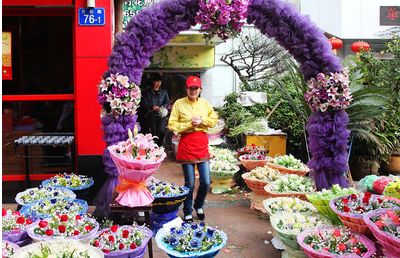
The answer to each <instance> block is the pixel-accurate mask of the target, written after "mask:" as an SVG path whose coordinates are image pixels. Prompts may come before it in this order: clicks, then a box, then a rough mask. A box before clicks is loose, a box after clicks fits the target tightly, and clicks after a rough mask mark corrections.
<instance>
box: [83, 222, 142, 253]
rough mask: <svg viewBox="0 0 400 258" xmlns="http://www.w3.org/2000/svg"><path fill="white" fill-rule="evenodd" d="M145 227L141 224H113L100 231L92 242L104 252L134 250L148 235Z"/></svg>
mask: <svg viewBox="0 0 400 258" xmlns="http://www.w3.org/2000/svg"><path fill="white" fill-rule="evenodd" d="M144 229H145V228H144V227H139V226H128V225H124V226H118V225H112V226H111V227H110V228H107V229H104V230H101V231H99V232H98V234H97V235H96V237H95V238H93V239H92V240H91V241H90V244H91V245H92V246H94V247H97V248H99V249H100V250H101V251H103V252H104V253H110V252H114V251H127V250H134V249H136V248H137V247H139V246H141V245H142V241H143V240H144V239H146V238H147V237H148V236H147V233H146V230H144Z"/></svg>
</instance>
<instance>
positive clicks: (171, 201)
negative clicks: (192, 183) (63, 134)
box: [149, 181, 189, 214]
mask: <svg viewBox="0 0 400 258" xmlns="http://www.w3.org/2000/svg"><path fill="white" fill-rule="evenodd" d="M149 188H150V191H151V194H152V196H153V197H154V200H153V204H152V205H153V208H152V212H154V213H155V214H165V213H170V212H173V211H175V210H177V209H178V208H179V206H180V205H181V204H182V202H183V201H184V200H185V199H186V196H187V195H188V193H189V188H188V187H186V186H178V185H175V184H173V183H168V182H165V181H158V182H157V181H153V182H152V183H151V185H150V186H149Z"/></svg>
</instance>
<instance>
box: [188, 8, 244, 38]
mask: <svg viewBox="0 0 400 258" xmlns="http://www.w3.org/2000/svg"><path fill="white" fill-rule="evenodd" d="M248 4H249V2H248V0H200V3H199V11H198V12H197V15H196V18H195V20H196V22H197V23H199V24H200V25H201V26H200V31H201V32H205V33H206V34H205V35H204V37H205V38H206V40H207V41H209V40H211V39H212V38H213V37H214V36H218V37H219V38H221V39H222V40H224V41H226V40H227V39H228V38H234V37H236V36H237V35H238V34H239V33H240V32H241V31H242V27H243V25H244V21H245V19H246V17H247V6H248Z"/></svg>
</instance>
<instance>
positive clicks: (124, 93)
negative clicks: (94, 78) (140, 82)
mask: <svg viewBox="0 0 400 258" xmlns="http://www.w3.org/2000/svg"><path fill="white" fill-rule="evenodd" d="M97 98H98V101H99V103H100V105H102V106H103V110H104V111H105V112H106V113H107V114H108V115H110V116H113V117H117V116H119V115H134V114H135V113H136V109H137V108H138V107H139V103H140V98H141V93H140V88H139V87H138V86H137V85H136V84H135V83H133V82H129V77H128V76H125V75H122V74H118V73H117V74H110V75H109V76H108V77H107V78H105V79H103V80H101V82H100V84H99V85H98V96H97Z"/></svg>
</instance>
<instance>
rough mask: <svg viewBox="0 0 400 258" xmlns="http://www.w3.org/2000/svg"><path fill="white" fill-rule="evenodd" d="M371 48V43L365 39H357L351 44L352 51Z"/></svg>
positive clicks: (357, 51) (356, 51)
mask: <svg viewBox="0 0 400 258" xmlns="http://www.w3.org/2000/svg"><path fill="white" fill-rule="evenodd" d="M369 48H370V46H369V44H368V43H367V42H365V41H357V42H354V43H353V44H351V51H353V52H355V53H359V52H361V51H368V50H369Z"/></svg>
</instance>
